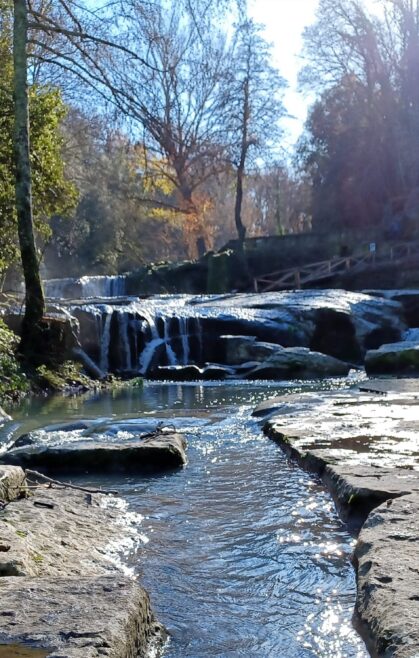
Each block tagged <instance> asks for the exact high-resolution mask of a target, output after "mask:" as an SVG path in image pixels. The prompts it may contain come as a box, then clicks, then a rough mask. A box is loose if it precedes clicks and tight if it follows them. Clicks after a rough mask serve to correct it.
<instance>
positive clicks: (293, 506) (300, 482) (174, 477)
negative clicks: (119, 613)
mask: <svg viewBox="0 0 419 658" xmlns="http://www.w3.org/2000/svg"><path fill="white" fill-rule="evenodd" d="M323 386H324V387H326V386H329V387H330V383H324V384H323ZM303 387H304V389H305V390H306V389H307V388H309V387H317V388H319V385H318V384H309V383H305V384H301V385H300V384H298V383H297V384H292V385H291V384H288V385H287V384H282V385H280V384H278V383H276V384H270V385H269V384H267V383H266V382H265V383H260V384H259V385H258V384H254V383H240V382H235V383H230V384H228V385H225V384H219V385H210V384H207V385H163V384H147V383H146V384H145V386H144V388H143V389H131V390H122V391H119V392H113V393H105V394H101V395H97V396H90V397H88V398H86V399H84V400H83V399H81V398H71V399H68V400H64V399H63V398H52V399H50V400H44V401H38V402H34V401H32V402H27V403H25V404H24V405H23V406H22V408H21V409H20V410H19V411H17V410H14V418H15V419H16V422H17V423H18V425H19V429H18V433H22V432H23V431H27V430H31V429H34V428H40V427H45V426H47V425H48V424H51V423H52V422H55V423H56V422H59V421H61V422H62V421H73V420H75V419H85V420H89V419H93V418H94V419H100V424H99V426H98V429H97V433H99V434H100V433H101V434H103V440H107V438H109V437H111V436H118V438H120V439H122V438H124V437H127V438H128V437H129V436H132V435H133V434H135V432H136V431H138V427H139V426H140V424H141V423H144V421H145V420H147V421H150V422H151V421H153V422H155V421H156V420H160V419H165V422H168V423H170V422H173V423H174V424H175V425H176V427H179V428H181V429H182V431H183V432H184V433H185V434H186V435H187V438H188V444H189V449H188V459H189V463H188V465H187V467H186V468H184V469H182V470H177V471H174V472H171V473H168V474H165V475H160V476H150V477H141V478H140V477H132V476H130V477H121V476H118V477H116V478H113V479H112V480H110V479H109V478H108V477H107V478H96V479H95V480H94V483H95V484H98V482H100V484H102V485H103V486H108V485H110V484H112V488H115V487H116V488H117V489H118V490H119V492H120V494H121V496H122V497H123V498H125V499H126V500H127V501H128V503H129V505H130V509H131V511H132V512H136V513H137V514H136V515H135V517H134V518H135V519H136V520H135V523H136V524H137V525H138V537H139V541H138V545H137V546H136V547H135V549H133V548H131V550H130V551H129V553H128V555H126V556H125V558H124V559H125V560H127V561H128V562H129V564H130V566H131V567H132V568H133V569H134V570H135V572H136V574H138V576H139V578H140V581H141V582H142V583H143V584H144V585H145V586H146V588H147V589H148V591H149V592H150V595H151V599H152V605H153V608H154V610H155V612H156V615H157V617H158V618H159V620H160V621H161V622H162V623H163V624H164V625H165V626H166V628H167V629H168V631H169V633H170V640H169V643H168V646H167V647H166V650H165V654H164V655H165V657H166V658H209V657H211V658H227V657H229V658H230V657H231V658H239V657H245V656H246V658H253V657H255V658H256V657H260V658H313V657H318V658H332V657H333V658H364V657H365V656H367V655H368V654H367V652H366V650H365V647H364V645H363V643H362V642H361V640H360V638H359V637H358V635H357V634H356V632H355V631H354V630H353V628H352V625H351V616H352V610H353V606H354V600H355V578H354V573H353V569H352V567H351V564H350V553H351V550H352V545H353V540H352V539H351V537H350V536H349V535H348V534H347V532H346V531H345V528H344V527H343V525H342V524H341V523H340V521H339V519H338V518H337V516H336V514H335V511H334V508H333V505H332V503H331V499H330V497H329V495H328V494H327V493H326V492H325V491H324V490H323V488H322V487H321V486H320V485H319V483H318V482H316V481H314V480H313V478H311V477H309V476H308V475H307V474H305V473H303V472H302V471H301V470H300V469H299V468H297V467H295V466H293V465H290V464H289V463H288V462H287V460H286V459H285V458H284V456H283V454H282V453H281V450H280V449H279V448H278V446H277V445H276V444H274V443H273V442H272V441H270V440H269V439H268V438H266V437H265V436H264V435H263V434H262V432H261V429H260V426H259V425H258V424H257V422H256V421H255V420H254V419H252V418H251V415H250V414H251V411H252V410H253V409H254V407H255V406H256V405H257V404H258V403H259V402H261V401H262V400H265V399H267V398H268V397H271V396H273V395H278V394H281V393H284V394H285V393H287V392H296V391H298V390H301V389H302V388H303ZM37 405H38V406H37ZM136 428H137V429H136ZM11 429H12V426H10V427H9V430H11ZM54 431H57V430H54ZM72 431H74V432H80V431H81V430H72ZM3 434H4V437H3V438H4V440H7V439H8V438H9V436H8V435H7V428H6V430H5V431H4V433H3ZM83 481H84V482H92V483H93V479H92V478H89V477H86V478H83Z"/></svg>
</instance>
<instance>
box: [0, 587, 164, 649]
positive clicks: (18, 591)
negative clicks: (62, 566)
mask: <svg viewBox="0 0 419 658" xmlns="http://www.w3.org/2000/svg"><path fill="white" fill-rule="evenodd" d="M0 610H1V614H0V645H1V644H11V645H18V646H19V645H20V646H22V647H25V646H29V647H36V648H38V649H45V650H46V653H45V654H44V655H45V656H46V657H47V658H145V656H146V655H147V644H148V641H149V639H150V636H151V635H152V633H153V632H155V633H157V632H158V631H159V628H158V627H157V626H156V625H155V624H154V622H153V618H152V614H151V611H150V605H149V600H148V596H147V594H146V592H145V591H144V590H143V589H142V588H141V587H139V585H138V584H137V583H136V582H134V581H132V580H130V579H127V578H124V577H122V576H119V577H118V578H114V577H101V578H96V579H91V578H71V579H69V578H2V579H1V580H0ZM12 655H13V654H12ZM29 655H30V654H29ZM41 655H42V654H41Z"/></svg>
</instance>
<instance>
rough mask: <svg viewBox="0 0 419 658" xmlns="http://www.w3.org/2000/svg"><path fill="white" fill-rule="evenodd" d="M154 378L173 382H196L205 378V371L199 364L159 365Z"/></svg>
mask: <svg viewBox="0 0 419 658" xmlns="http://www.w3.org/2000/svg"><path fill="white" fill-rule="evenodd" d="M153 379H158V380H161V381H172V382H194V381H199V380H200V379H203V372H202V370H201V369H200V368H198V366H195V365H190V366H159V367H158V368H157V369H156V370H155V371H154V373H153Z"/></svg>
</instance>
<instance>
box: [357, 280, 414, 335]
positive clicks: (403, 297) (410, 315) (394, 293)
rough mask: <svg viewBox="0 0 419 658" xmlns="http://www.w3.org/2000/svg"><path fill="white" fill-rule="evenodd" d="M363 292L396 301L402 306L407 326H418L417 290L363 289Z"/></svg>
mask: <svg viewBox="0 0 419 658" xmlns="http://www.w3.org/2000/svg"><path fill="white" fill-rule="evenodd" d="M364 292H365V293H366V294H368V295H373V296H377V297H381V298H383V299H389V300H391V301H395V302H398V303H399V304H401V305H402V307H403V310H404V315H405V318H406V321H407V324H408V325H409V327H417V326H419V290H414V289H411V290H365V291H364Z"/></svg>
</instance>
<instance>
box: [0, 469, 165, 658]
mask: <svg viewBox="0 0 419 658" xmlns="http://www.w3.org/2000/svg"><path fill="white" fill-rule="evenodd" d="M0 473H1V481H0V482H1V490H2V498H3V500H4V504H5V507H4V509H3V510H2V511H1V512H0V576H1V581H0V609H1V614H0V651H3V653H0V655H2V656H3V655H4V656H6V655H7V658H15V657H18V656H21V655H22V656H26V655H28V656H32V653H31V652H30V651H29V649H37V650H39V653H37V652H34V654H33V655H34V656H38V655H39V656H45V658H103V657H105V656H108V657H109V658H138V657H142V656H146V654H147V652H148V649H149V647H150V645H151V644H157V643H161V642H162V637H163V635H164V633H163V630H162V628H161V627H160V625H159V624H158V623H157V622H156V621H155V619H154V617H153V614H152V611H151V609H150V603H149V598H148V595H147V593H146V592H145V590H144V589H143V588H142V587H141V586H140V585H139V584H138V583H137V582H136V581H135V580H134V579H133V578H132V577H131V576H130V575H129V574H128V575H127V573H124V570H123V568H122V567H123V564H122V562H121V560H120V558H119V556H120V553H121V551H122V548H123V547H124V546H125V547H126V545H127V544H128V545H130V544H132V545H135V542H136V541H137V538H136V532H135V530H134V529H133V527H131V525H130V520H129V515H128V514H127V510H126V506H125V505H124V504H123V501H122V500H120V499H117V498H114V497H108V496H104V495H102V494H92V493H85V492H81V491H75V490H70V489H64V488H60V487H56V486H54V488H51V487H50V486H48V485H45V484H42V483H41V482H39V483H35V482H34V481H31V482H30V483H29V482H28V480H27V479H26V478H25V474H24V472H23V470H22V469H20V468H19V467H16V466H1V469H0ZM41 650H42V651H41ZM25 652H28V653H25Z"/></svg>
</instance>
